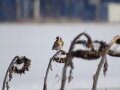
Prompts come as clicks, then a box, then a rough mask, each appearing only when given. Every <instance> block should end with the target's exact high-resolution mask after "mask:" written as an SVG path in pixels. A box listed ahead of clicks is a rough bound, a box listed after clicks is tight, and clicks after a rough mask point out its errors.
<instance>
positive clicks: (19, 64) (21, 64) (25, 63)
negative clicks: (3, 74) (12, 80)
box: [12, 56, 31, 75]
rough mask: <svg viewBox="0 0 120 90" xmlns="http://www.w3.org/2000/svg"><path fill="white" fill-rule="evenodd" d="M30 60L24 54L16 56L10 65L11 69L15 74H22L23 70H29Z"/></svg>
mask: <svg viewBox="0 0 120 90" xmlns="http://www.w3.org/2000/svg"><path fill="white" fill-rule="evenodd" d="M30 65H31V60H30V59H28V58H27V57H25V56H21V57H18V58H16V60H15V61H14V64H13V66H12V71H13V72H14V73H17V74H20V75H21V74H24V73H25V71H29V68H30Z"/></svg>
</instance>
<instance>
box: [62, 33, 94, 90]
mask: <svg viewBox="0 0 120 90" xmlns="http://www.w3.org/2000/svg"><path fill="white" fill-rule="evenodd" d="M83 35H84V36H85V37H86V38H87V43H86V44H85V46H86V47H88V48H92V47H93V44H92V40H91V38H90V36H89V35H88V34H86V33H84V32H83V33H80V34H79V35H78V36H76V37H75V38H74V40H73V41H72V43H71V45H70V48H69V51H68V54H67V57H66V60H65V64H64V67H63V73H62V82H61V88H60V90H64V87H65V83H66V72H67V67H68V66H70V67H71V69H70V73H69V78H68V81H69V82H70V81H71V79H72V78H73V76H72V70H73V69H74V66H73V62H72V59H73V57H75V56H76V57H77V55H78V54H77V53H76V52H74V46H75V45H76V44H77V43H81V42H82V43H84V41H80V40H79V38H80V37H81V36H83ZM85 42H86V41H85Z"/></svg>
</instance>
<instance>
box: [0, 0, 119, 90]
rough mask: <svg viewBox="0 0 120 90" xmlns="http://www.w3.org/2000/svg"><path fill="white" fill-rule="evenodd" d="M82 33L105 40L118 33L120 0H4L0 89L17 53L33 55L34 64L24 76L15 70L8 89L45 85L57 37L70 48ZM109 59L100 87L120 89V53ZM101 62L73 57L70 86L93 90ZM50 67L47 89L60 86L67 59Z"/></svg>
mask: <svg viewBox="0 0 120 90" xmlns="http://www.w3.org/2000/svg"><path fill="white" fill-rule="evenodd" d="M81 32H86V33H88V34H89V35H90V36H91V38H92V39H93V40H103V41H106V42H107V43H109V41H110V40H111V39H112V38H113V37H114V36H116V35H120V0H0V88H2V83H3V79H4V76H5V72H6V70H7V67H8V65H9V63H10V62H11V60H12V59H13V58H14V57H15V56H16V55H18V56H26V57H28V58H29V59H31V60H32V63H31V68H30V71H29V72H26V74H25V75H21V76H20V75H16V74H15V75H14V78H13V79H12V81H11V82H10V87H11V88H10V90H42V88H43V81H44V75H45V72H46V69H47V65H48V63H49V60H50V58H51V57H52V56H53V55H54V54H55V53H56V51H55V50H52V46H53V43H54V41H55V38H56V36H60V37H61V38H62V39H63V41H64V43H65V44H64V47H63V48H62V49H63V50H65V51H68V49H69V46H70V44H71V41H72V40H73V38H74V37H75V36H76V35H78V34H79V33H81ZM118 49H120V47H118ZM107 58H108V64H109V67H108V72H107V76H106V77H104V76H103V73H102V71H101V74H100V78H99V81H98V88H99V89H100V90H120V70H119V68H120V58H117V57H110V56H107ZM99 61H100V59H97V60H95V61H91V62H90V61H87V60H83V59H80V58H74V66H75V69H74V71H73V76H74V79H73V81H72V82H71V83H70V84H67V85H66V89H67V90H91V88H92V83H93V79H92V77H93V75H94V74H95V72H96V69H97V66H98V63H99ZM52 66H53V71H51V72H50V73H49V78H48V90H58V89H59V88H60V84H61V80H60V79H61V77H62V76H61V72H62V67H63V64H58V63H56V62H53V63H52ZM57 74H58V76H59V77H56V75H57ZM101 88H102V89H101Z"/></svg>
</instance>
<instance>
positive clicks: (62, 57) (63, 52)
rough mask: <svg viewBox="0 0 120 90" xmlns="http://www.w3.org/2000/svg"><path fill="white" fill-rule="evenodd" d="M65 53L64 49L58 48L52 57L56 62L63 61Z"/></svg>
mask: <svg viewBox="0 0 120 90" xmlns="http://www.w3.org/2000/svg"><path fill="white" fill-rule="evenodd" d="M66 56H67V53H66V52H65V51H64V50H60V51H59V53H58V54H57V55H56V56H55V57H54V58H53V61H56V62H58V63H65V60H66Z"/></svg>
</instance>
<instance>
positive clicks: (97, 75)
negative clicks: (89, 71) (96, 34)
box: [92, 36, 120, 90]
mask: <svg viewBox="0 0 120 90" xmlns="http://www.w3.org/2000/svg"><path fill="white" fill-rule="evenodd" d="M118 39H120V36H116V37H114V38H113V39H112V40H111V41H110V43H109V44H108V48H106V50H105V51H104V52H103V55H102V59H101V61H100V63H99V65H98V68H97V71H96V73H95V75H94V76H93V86H92V90H96V87H97V82H98V78H99V74H100V71H101V68H102V66H103V64H104V61H105V59H106V54H107V53H108V51H109V49H110V48H111V46H112V45H113V44H114V43H115V42H116V40H118Z"/></svg>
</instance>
